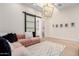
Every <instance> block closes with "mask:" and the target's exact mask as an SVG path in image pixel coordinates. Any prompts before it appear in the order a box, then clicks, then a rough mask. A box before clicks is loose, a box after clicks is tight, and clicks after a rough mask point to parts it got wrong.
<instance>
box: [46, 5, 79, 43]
mask: <svg viewBox="0 0 79 59" xmlns="http://www.w3.org/2000/svg"><path fill="white" fill-rule="evenodd" d="M72 22H74V23H75V26H74V27H71V26H70V23H72ZM65 23H68V25H69V26H68V27H65V26H64V27H62V28H60V27H58V28H56V27H54V28H53V27H52V24H58V25H60V24H65ZM45 36H46V37H56V38H62V39H68V40H72V41H78V42H79V5H74V6H70V7H66V8H64V9H62V10H59V9H57V8H55V7H54V12H53V15H52V18H50V19H48V20H46V21H45Z"/></svg>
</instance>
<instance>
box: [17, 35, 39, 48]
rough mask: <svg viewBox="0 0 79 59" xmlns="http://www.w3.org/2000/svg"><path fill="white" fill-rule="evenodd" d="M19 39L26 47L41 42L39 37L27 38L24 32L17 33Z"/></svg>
mask: <svg viewBox="0 0 79 59" xmlns="http://www.w3.org/2000/svg"><path fill="white" fill-rule="evenodd" d="M17 39H18V41H19V42H20V43H21V44H22V45H24V46H25V47H27V46H30V45H34V44H37V43H40V38H39V37H32V38H30V39H29V38H25V35H24V34H17Z"/></svg>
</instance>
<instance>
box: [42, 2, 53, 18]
mask: <svg viewBox="0 0 79 59" xmlns="http://www.w3.org/2000/svg"><path fill="white" fill-rule="evenodd" d="M53 11H54V8H53V7H52V4H48V3H47V4H45V5H43V11H42V15H43V17H47V18H48V17H51V16H52V14H53Z"/></svg>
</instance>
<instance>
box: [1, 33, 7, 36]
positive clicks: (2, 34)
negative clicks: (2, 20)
mask: <svg viewBox="0 0 79 59" xmlns="http://www.w3.org/2000/svg"><path fill="white" fill-rule="evenodd" d="M6 34H8V33H5V32H0V36H4V35H6Z"/></svg>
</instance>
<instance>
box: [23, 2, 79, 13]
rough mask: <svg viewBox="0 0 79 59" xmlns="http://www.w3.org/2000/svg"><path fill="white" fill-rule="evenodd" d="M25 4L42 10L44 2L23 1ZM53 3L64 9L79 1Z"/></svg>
mask: <svg viewBox="0 0 79 59" xmlns="http://www.w3.org/2000/svg"><path fill="white" fill-rule="evenodd" d="M23 5H27V6H29V7H32V8H34V9H35V10H37V11H40V12H41V11H42V7H43V5H44V4H43V3H23ZM52 5H54V6H55V7H57V8H58V9H63V8H66V7H70V6H74V5H79V3H52Z"/></svg>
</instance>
